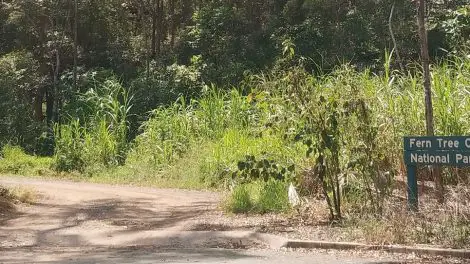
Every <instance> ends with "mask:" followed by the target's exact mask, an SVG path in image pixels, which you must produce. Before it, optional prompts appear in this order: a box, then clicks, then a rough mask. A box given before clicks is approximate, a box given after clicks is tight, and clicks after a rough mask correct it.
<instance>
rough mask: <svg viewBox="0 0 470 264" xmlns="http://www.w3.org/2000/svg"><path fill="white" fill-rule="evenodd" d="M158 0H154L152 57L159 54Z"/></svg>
mask: <svg viewBox="0 0 470 264" xmlns="http://www.w3.org/2000/svg"><path fill="white" fill-rule="evenodd" d="M158 1H159V0H158ZM157 4H158V3H157V0H152V31H151V39H152V40H151V43H152V44H151V47H150V50H151V53H150V54H151V55H150V57H151V58H152V59H155V57H156V55H157V15H158V14H157V10H158V7H157Z"/></svg>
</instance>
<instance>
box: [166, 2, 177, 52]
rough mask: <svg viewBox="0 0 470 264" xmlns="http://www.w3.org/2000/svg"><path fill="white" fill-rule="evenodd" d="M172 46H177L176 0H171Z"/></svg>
mask: <svg viewBox="0 0 470 264" xmlns="http://www.w3.org/2000/svg"><path fill="white" fill-rule="evenodd" d="M168 11H169V14H170V31H171V32H170V47H172V48H173V47H174V46H175V35H176V29H177V26H178V25H177V22H176V14H175V1H170V10H168Z"/></svg>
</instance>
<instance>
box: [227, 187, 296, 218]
mask: <svg viewBox="0 0 470 264" xmlns="http://www.w3.org/2000/svg"><path fill="white" fill-rule="evenodd" d="M223 207H224V209H225V210H226V211H227V212H230V213H235V214H238V213H257V214H265V213H282V212H287V211H288V210H289V209H290V204H289V198H288V195H287V184H286V182H285V181H279V180H275V179H269V180H268V181H262V180H257V181H253V182H249V183H243V184H239V185H236V186H235V187H234V188H233V190H232V191H231V192H230V194H229V195H228V197H227V199H226V201H225V202H224V204H223Z"/></svg>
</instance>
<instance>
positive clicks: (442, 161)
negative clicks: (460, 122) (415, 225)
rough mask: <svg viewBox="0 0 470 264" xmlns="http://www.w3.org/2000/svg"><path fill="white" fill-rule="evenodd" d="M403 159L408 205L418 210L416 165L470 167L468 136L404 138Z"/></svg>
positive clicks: (469, 139) (469, 141) (469, 137)
mask: <svg viewBox="0 0 470 264" xmlns="http://www.w3.org/2000/svg"><path fill="white" fill-rule="evenodd" d="M403 148H404V155H403V156H404V159H405V164H406V168H407V176H408V177H407V181H408V204H409V206H410V209H411V210H414V211H416V210H418V183H417V178H416V167H417V166H418V165H436V166H455V167H462V166H470V136H468V137H466V136H449V137H447V136H446V137H405V138H404V142H403Z"/></svg>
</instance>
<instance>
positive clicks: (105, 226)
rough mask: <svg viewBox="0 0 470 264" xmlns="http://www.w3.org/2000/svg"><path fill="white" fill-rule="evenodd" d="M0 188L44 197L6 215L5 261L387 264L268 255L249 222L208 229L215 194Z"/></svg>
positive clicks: (94, 187) (80, 186) (40, 185)
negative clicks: (240, 225) (239, 225)
mask: <svg viewBox="0 0 470 264" xmlns="http://www.w3.org/2000/svg"><path fill="white" fill-rule="evenodd" d="M0 185H5V186H12V187H13V186H22V187H31V188H33V189H34V190H35V191H36V192H38V193H40V194H41V197H40V198H39V199H38V200H37V201H36V202H35V203H34V204H33V205H21V206H19V208H18V211H17V212H14V213H12V214H5V215H3V216H0V263H70V264H78V263H194V262H200V263H240V264H249V263H250V264H251V263H285V262H287V261H289V262H290V263H292V264H297V263H299V264H300V263H382V262H380V261H378V260H380V259H383V258H382V257H373V258H371V257H358V256H347V255H343V256H342V257H337V256H335V255H331V254H324V253H322V254H317V253H299V252H281V251H278V250H270V249H268V248H269V245H268V244H266V243H264V242H265V241H264V240H262V239H261V240H260V239H259V237H258V235H259V234H257V233H255V232H253V226H250V224H248V225H246V226H245V227H247V228H245V229H244V230H243V228H242V230H241V229H240V228H233V229H227V228H226V227H225V228H222V229H223V230H217V225H216V226H215V227H214V226H213V225H212V226H211V225H210V224H211V223H214V222H218V220H220V219H221V218H224V216H223V215H222V213H221V212H220V210H218V206H219V202H220V198H221V197H220V196H221V195H220V194H218V193H213V192H199V191H185V190H170V189H151V188H138V187H127V186H111V185H100V184H91V183H75V182H61V181H48V180H37V179H26V178H8V177H0ZM0 215H1V214H0ZM224 221H231V219H230V218H225V220H224ZM208 226H209V227H211V228H207V227H208ZM222 231H223V232H222ZM274 240H275V239H274ZM275 242H276V241H274V242H272V243H275ZM272 243H270V245H271V246H272ZM312 261H313V262H312Z"/></svg>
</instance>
